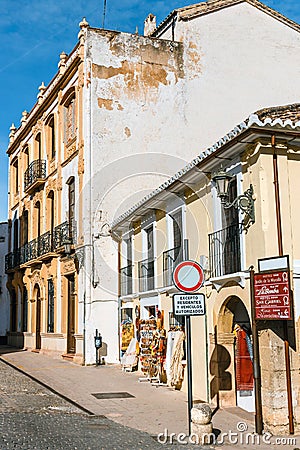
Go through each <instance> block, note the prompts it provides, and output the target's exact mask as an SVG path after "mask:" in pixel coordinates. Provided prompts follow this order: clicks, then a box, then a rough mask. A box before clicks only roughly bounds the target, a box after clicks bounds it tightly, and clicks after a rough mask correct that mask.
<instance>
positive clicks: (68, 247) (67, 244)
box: [64, 237, 72, 258]
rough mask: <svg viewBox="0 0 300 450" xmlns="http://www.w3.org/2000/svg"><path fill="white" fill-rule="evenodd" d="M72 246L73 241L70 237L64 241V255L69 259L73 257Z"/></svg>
mask: <svg viewBox="0 0 300 450" xmlns="http://www.w3.org/2000/svg"><path fill="white" fill-rule="evenodd" d="M71 245H72V241H71V239H70V238H69V237H67V238H66V239H65V240H64V253H65V255H66V256H67V257H68V258H70V257H71Z"/></svg>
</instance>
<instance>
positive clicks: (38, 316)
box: [35, 285, 41, 350]
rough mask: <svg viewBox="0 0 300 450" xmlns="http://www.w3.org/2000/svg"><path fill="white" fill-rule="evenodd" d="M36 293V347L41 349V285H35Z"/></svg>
mask: <svg viewBox="0 0 300 450" xmlns="http://www.w3.org/2000/svg"><path fill="white" fill-rule="evenodd" d="M35 290H36V295H35V308H36V316H35V348H36V350H40V348H41V291H40V287H39V285H36V286H35Z"/></svg>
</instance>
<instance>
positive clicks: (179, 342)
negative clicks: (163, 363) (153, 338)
mask: <svg viewBox="0 0 300 450" xmlns="http://www.w3.org/2000/svg"><path fill="white" fill-rule="evenodd" d="M184 341H185V334H184V332H183V331H176V332H175V336H174V342H173V352H172V357H171V364H170V371H169V378H168V385H169V386H174V387H175V389H180V388H181V385H182V381H183V372H184V369H183V365H182V359H183V357H184Z"/></svg>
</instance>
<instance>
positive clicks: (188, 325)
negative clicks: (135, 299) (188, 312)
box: [185, 316, 193, 436]
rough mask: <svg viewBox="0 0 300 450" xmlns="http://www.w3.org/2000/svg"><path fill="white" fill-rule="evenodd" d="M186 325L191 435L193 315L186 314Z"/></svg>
mask: <svg viewBox="0 0 300 450" xmlns="http://www.w3.org/2000/svg"><path fill="white" fill-rule="evenodd" d="M185 325H186V358H187V376H188V380H187V381H188V430H189V436H190V435H191V421H192V418H191V410H192V407H193V380H192V344H191V316H185Z"/></svg>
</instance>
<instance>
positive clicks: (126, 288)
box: [120, 265, 133, 295]
mask: <svg viewBox="0 0 300 450" xmlns="http://www.w3.org/2000/svg"><path fill="white" fill-rule="evenodd" d="M132 268H133V266H132V265H130V266H126V267H122V268H121V269H120V275H121V286H120V288H121V295H128V294H132Z"/></svg>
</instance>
